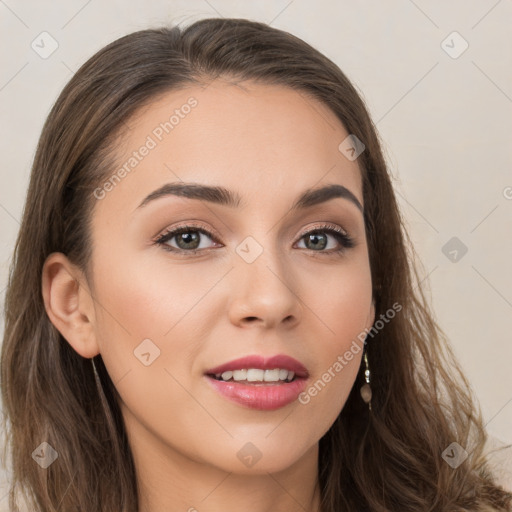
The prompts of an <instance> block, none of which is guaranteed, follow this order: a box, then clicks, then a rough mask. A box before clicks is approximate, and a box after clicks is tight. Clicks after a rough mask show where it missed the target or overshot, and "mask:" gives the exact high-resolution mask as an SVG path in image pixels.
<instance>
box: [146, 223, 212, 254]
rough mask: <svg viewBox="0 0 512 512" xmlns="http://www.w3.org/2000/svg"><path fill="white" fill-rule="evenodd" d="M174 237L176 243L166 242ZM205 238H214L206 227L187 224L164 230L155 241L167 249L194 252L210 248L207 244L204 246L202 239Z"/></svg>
mask: <svg viewBox="0 0 512 512" xmlns="http://www.w3.org/2000/svg"><path fill="white" fill-rule="evenodd" d="M174 238H175V239H176V240H175V244H176V245H172V244H169V243H168V242H171V241H172V240H173V239H174ZM205 238H210V239H211V240H215V239H214V237H213V235H212V234H211V233H210V232H209V231H207V230H206V229H204V228H202V227H198V226H193V225H187V226H179V227H177V228H175V229H172V230H169V231H166V232H165V233H163V234H162V235H160V236H159V237H158V238H157V239H156V240H155V243H157V244H159V245H161V246H163V248H164V249H165V250H167V251H171V252H187V253H192V254H194V253H196V252H199V251H200V250H204V249H209V248H210V247H208V246H207V247H205V246H204V244H203V241H204V239H205Z"/></svg>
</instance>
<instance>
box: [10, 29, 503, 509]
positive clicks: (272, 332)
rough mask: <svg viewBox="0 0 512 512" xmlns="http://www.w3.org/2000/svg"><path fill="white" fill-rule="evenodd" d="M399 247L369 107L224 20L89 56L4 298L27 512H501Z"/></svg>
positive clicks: (279, 48)
mask: <svg viewBox="0 0 512 512" xmlns="http://www.w3.org/2000/svg"><path fill="white" fill-rule="evenodd" d="M407 242H408V239H407V235H406V233H405V232H404V230H403V226H402V221H401V217H400V214H399V211H398V208H397V204H396V201H395V197H394V194H393V190H392V186H391V182H390V178H389V175H388V172H387V169H386V165H385V162H384V159H383V156H382V152H381V148H380V144H379V140H378V136H377V134H376V131H375V128H374V126H373V124H372V122H371V120H370V118H369V115H368V113H367V110H366V108H365V106H364V104H363V102H362V100H361V99H360V97H359V96H358V94H357V92H356V91H355V89H354V87H353V86H352V85H351V84H350V82H349V81H348V79H347V78H346V77H345V75H344V74H343V73H342V72H341V71H340V70H339V68H338V67H337V66H336V65H335V64H333V63H332V62H331V61H329V60H328V59H327V58H326V57H325V56H323V55H321V54H320V53H319V52H317V51H316V50H314V49H313V48H312V47H310V46H309V45H307V44H306V43H304V42H303V41H301V40H300V39H298V38H296V37H294V36H292V35H290V34H288V33H286V32H283V31H280V30H276V29H274V28H271V27H269V26H266V25H264V24H261V23H256V22H251V21H247V20H236V19H222V20H221V19H209V20H202V21H199V22H197V23H194V24H193V25H191V26H190V27H188V28H187V29H186V30H183V31H182V30H180V29H179V28H172V29H160V30H144V31H141V32H137V33H134V34H130V35H128V36H125V37H123V38H121V39H119V40H117V41H115V42H113V43H111V44H110V45H108V46H107V47H106V48H104V49H102V50H101V51H99V52H98V53H97V54H96V55H94V56H93V57H92V58H91V59H90V60H89V61H88V62H86V63H85V64H84V65H83V66H82V67H81V69H80V70H79V71H78V72H77V73H76V75H75V76H74V77H73V78H72V79H71V80H70V82H69V83H68V85H67V86H66V87H65V89H64V90H63V92H62V94H61V95H60V97H59V98H58V100H57V102H56V104H55V106H54V107H53V109H52V111H51V113H50V115H49V117H48V119H47V122H46V124H45V126H44V129H43V133H42V136H41V139H40V142H39V146H38V150H37V154H36V157H35V161H34V167H33V170H32V175H31V181H30V186H29V191H28V197H27V202H26V207H25V211H24V216H23V221H22V226H21V229H20V233H19V238H18V241H17V244H16V248H15V257H14V262H13V267H12V269H11V275H10V280H9V287H8V290H7V296H6V306H5V314H6V326H5V337H4V342H3V347H2V360H1V370H2V394H3V402H4V409H5V415H6V418H5V421H6V428H7V431H8V434H9V437H8V441H9V447H10V450H11V453H12V460H13V487H12V493H11V497H10V499H11V506H12V508H13V510H14V500H15V495H16V492H17V490H19V491H22V492H24V493H26V495H27V497H28V499H29V503H30V507H31V508H30V510H38V511H43V510H44V511H46V510H57V509H58V510H59V511H60V512H63V511H70V510H84V511H85V510H87V511H100V510H101V511H112V510H119V511H126V512H128V511H130V512H132V511H133V512H142V511H151V512H155V511H160V510H166V511H171V510H172V511H174V510H176V511H178V510H189V511H193V510H198V511H200V512H201V511H214V510H229V509H231V508H233V506H234V505H237V508H241V509H243V510H248V511H254V512H256V511H257V512H262V511H266V510H270V509H272V510H277V511H288V510H305V511H308V512H309V511H315V512H317V511H322V512H334V511H336V512H339V511H342V510H343V511H344V510H347V511H425V510H432V511H433V510H436V511H437V510H438V511H448V510H449V511H484V510H507V511H510V510H512V495H511V494H510V493H507V492H506V491H504V490H503V489H502V488H500V487H499V486H498V485H497V484H495V482H494V480H493V477H492V475H491V474H490V471H489V467H488V462H487V460H486V457H485V455H484V454H483V446H484V443H485V440H486V433H485V431H484V428H483V423H482V419H481V416H480V413H479V409H478V407H477V405H476V404H475V403H474V402H473V399H472V397H471V394H470V392H469V387H468V383H467V381H466V380H465V378H464V376H463V375H462V374H461V373H460V370H459V367H458V366H457V364H456V362H455V361H454V359H453V356H452V353H451V351H450V349H449V346H448V344H447V342H446V340H445V338H444V335H443V333H442V332H441V330H440V329H439V327H438V326H437V325H436V323H435V321H434V320H433V317H432V314H431V312H430V310H429V307H428V304H427V301H426V300H425V297H424V295H423V293H422V291H421V288H419V287H418V285H417V283H418V279H417V273H416V270H415V268H414V266H413V265H412V264H411V263H410V260H411V259H412V256H413V254H412V250H411V249H410V246H409V245H408V243H407ZM30 500H31V501H30Z"/></svg>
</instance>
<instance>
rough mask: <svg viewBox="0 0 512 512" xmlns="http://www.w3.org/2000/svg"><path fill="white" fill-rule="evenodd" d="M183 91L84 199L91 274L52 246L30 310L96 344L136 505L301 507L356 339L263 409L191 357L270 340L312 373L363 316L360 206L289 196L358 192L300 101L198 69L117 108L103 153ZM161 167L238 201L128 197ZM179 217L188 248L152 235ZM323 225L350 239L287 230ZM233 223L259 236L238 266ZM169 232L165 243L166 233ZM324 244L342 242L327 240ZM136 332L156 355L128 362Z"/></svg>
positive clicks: (325, 131) (322, 126)
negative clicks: (193, 79)
mask: <svg viewBox="0 0 512 512" xmlns="http://www.w3.org/2000/svg"><path fill="white" fill-rule="evenodd" d="M191 96H193V97H194V98H196V99H197V101H198V104H197V106H196V107H195V108H194V109H192V110H191V112H190V114H188V115H187V116H186V117H185V118H184V119H180V122H179V124H178V125H177V126H175V128H174V129H173V131H172V132H170V133H169V134H166V135H165V136H164V137H163V138H162V141H161V142H159V143H158V145H157V147H156V148H154V149H152V150H151V151H150V152H149V154H148V155H147V156H146V157H145V158H144V159H143V160H142V161H141V162H140V163H139V164H138V165H137V167H136V169H135V170H133V171H132V172H131V173H130V174H128V175H127V176H126V177H124V179H122V180H121V182H120V183H118V184H116V186H115V187H114V188H113V189H112V190H111V191H109V192H108V193H107V194H106V195H105V197H104V198H103V199H101V200H97V201H96V205H95V207H94V210H93V212H92V215H93V223H92V230H93V231H92V237H93V242H94V249H93V257H92V262H91V264H92V267H91V268H92V276H93V282H87V281H86V279H85V277H84V275H83V274H82V273H81V272H80V270H79V269H77V268H76V267H75V266H74V265H72V264H71V263H70V262H69V261H68V259H67V258H66V257H65V255H63V254H61V253H53V254H51V255H50V256H49V257H48V259H47V261H46V263H45V266H44V269H43V296H44V301H45V306H46V310H47V312H48V316H49V318H50V320H51V321H52V323H53V324H54V325H55V326H56V327H57V328H58V329H59V331H60V332H61V333H62V335H63V336H64V337H65V339H66V340H67V341H68V342H69V343H70V345H71V346H72V347H73V348H74V350H76V352H78V353H79V354H80V355H82V356H83V357H87V358H90V357H93V356H95V355H97V354H99V353H101V356H102V358H103V360H104V362H105V365H106V367H107V369H108V372H109V374H110V376H111V378H112V381H113V382H114V384H115V386H116V388H117V390H118V391H119V394H120V396H121V409H122V413H123V417H124V419H125V423H126V428H127V431H128V436H129V439H130V444H131V447H132V451H133V455H134V459H135V464H136V468H137V474H138V477H137V478H138V486H139V489H140V494H141V504H140V511H141V512H142V511H151V512H157V511H158V512H159V511H164V510H165V511H187V510H188V511H191V512H192V511H193V510H197V511H199V512H209V511H218V510H223V511H230V510H234V509H235V507H236V510H246V511H249V512H266V511H268V510H274V511H278V512H285V511H286V512H289V511H293V510H297V511H299V510H300V511H303V510H307V511H318V510H320V509H319V498H320V496H319V492H318V491H319V490H318V481H317V458H318V442H319V439H320V438H321V437H322V436H323V435H324V434H325V432H326V431H327V430H328V429H329V427H330V426H331V425H332V423H333V422H334V421H335V419H336V417H337V416H338V415H339V413H340V411H341V410H342V408H343V405H344V403H345V401H346V399H347V397H348V394H349V392H350V390H351V388H352V386H353V383H354V381H355V378H356V375H357V371H358V369H359V366H360V364H361V353H362V351H359V352H358V353H357V354H355V355H354V357H353V359H352V360H351V361H350V362H347V364H346V365H345V366H344V367H343V369H342V371H339V372H338V373H336V377H335V378H332V379H331V380H330V382H329V383H328V384H327V385H326V386H325V387H324V388H323V389H322V391H320V392H319V393H318V394H317V396H315V397H312V398H311V400H310V401H309V403H307V404H305V405H304V404H301V403H299V402H298V401H295V402H293V403H291V404H289V405H287V406H286V407H283V408H281V409H277V410H275V411H258V410H253V409H249V408H246V407H243V406H240V405H237V404H236V403H233V402H231V401H228V400H227V399H226V398H224V397H223V396H221V395H219V394H218V393H216V392H215V391H213V390H212V388H211V387H210V386H209V385H208V382H207V381H206V378H205V377H204V372H205V371H206V370H207V369H209V368H212V367H214V366H217V365H219V364H222V363H225V362H228V361H231V360H233V359H236V358H239V357H242V356H245V355H250V354H261V355H264V356H272V355H275V354H287V355H290V356H292V357H294V358H296V359H298V360H299V361H301V362H302V363H303V364H304V365H305V366H306V368H307V369H308V371H309V374H310V380H309V383H310V384H311V383H314V382H316V381H317V380H318V379H320V378H321V377H322V374H323V373H324V372H326V371H327V370H328V368H330V367H332V366H333V364H334V363H335V361H336V360H337V358H338V356H340V355H343V354H344V353H345V352H346V351H347V350H348V349H349V348H350V346H351V344H352V343H353V341H354V340H355V339H357V336H358V335H359V334H360V333H361V332H362V331H363V330H364V329H365V328H368V329H369V328H370V327H371V325H372V323H373V321H374V315H375V312H374V307H373V302H372V284H371V274H370V266H369V260H368V247H367V241H366V237H365V229H364V220H363V215H362V213H361V211H359V210H358V208H357V207H356V206H355V205H354V204H353V203H352V202H350V201H349V200H347V199H345V198H333V199H331V200H329V201H327V202H324V203H322V204H320V205H317V206H314V207H312V208H308V209H306V210H304V211H300V212H291V211H290V208H291V206H292V204H293V203H294V201H295V200H296V199H297V197H298V196H299V195H300V194H301V193H302V192H303V191H304V190H306V189H308V188H319V187H321V186H324V185H328V184H339V185H343V186H345V187H346V188H348V189H349V190H350V191H351V192H352V193H353V194H354V195H355V196H356V197H357V198H358V200H359V201H360V203H361V204H363V197H362V183H361V175H360V170H359V168H358V164H357V160H356V161H349V160H348V159H347V158H345V157H344V156H343V155H342V154H341V152H340V151H339V150H338V145H339V144H340V143H341V142H342V141H343V140H344V139H345V138H346V137H347V136H348V133H347V131H346V130H345V128H344V127H343V125H342V124H341V123H340V122H339V120H338V119H337V118H336V117H335V115H334V114H333V113H332V112H331V111H330V110H329V109H328V108H327V107H326V106H324V105H323V104H321V103H319V102H317V101H316V100H313V99H311V98H308V97H306V96H305V95H304V94H300V93H298V92H296V91H293V90H291V89H288V88H285V87H281V86H270V85H261V84H259V85H258V84H254V83H248V82H245V83H243V84H238V85H234V84H231V83H228V82H225V81H222V80H215V81H214V82H212V83H211V84H210V85H208V87H206V88H205V87H202V88H201V87H199V86H194V87H190V88H187V89H182V90H179V91H173V92H171V93H168V94H166V95H164V96H162V97H160V98H158V99H157V100H155V101H154V102H153V103H152V104H151V105H149V106H148V107H146V108H145V109H144V110H142V111H140V112H139V113H138V114H137V115H136V116H134V118H133V119H132V120H131V121H130V122H129V125H130V130H129V132H128V133H126V134H124V135H123V138H122V143H120V144H119V145H118V146H117V147H116V151H117V157H118V159H117V160H118V164H119V166H122V165H123V163H124V162H126V160H127V159H128V158H129V156H130V155H131V154H132V152H133V151H134V150H136V149H137V148H139V147H140V146H141V145H142V144H144V142H145V140H146V138H147V136H148V135H149V134H151V133H152V131H153V130H154V129H155V127H156V126H158V125H159V123H161V122H163V121H165V120H167V119H168V118H169V113H170V112H172V111H173V110H174V109H175V108H180V106H182V105H183V104H185V103H186V102H187V100H188V99H189V98H190V97H191ZM176 181H184V182H194V183H201V184H208V185H221V186H224V187H226V188H228V189H230V190H231V191H234V192H237V193H238V194H240V196H241V198H242V200H243V205H241V206H239V207H237V208H232V207H227V206H222V205H218V204H214V203H210V202H207V201H204V200H197V199H190V198H185V197H176V196H166V197H162V198H159V199H157V200H154V201H152V202H150V203H148V204H147V205H146V206H144V207H141V208H137V206H138V205H139V204H140V203H141V202H142V200H143V199H144V198H145V197H146V196H147V195H148V194H150V193H151V192H152V191H154V190H155V189H157V188H159V187H160V186H162V185H163V184H165V183H169V182H176ZM190 221H194V222H195V223H196V224H197V223H200V225H201V226H203V227H204V228H205V229H207V230H208V231H210V232H211V233H212V234H213V236H214V238H213V239H212V238H209V237H208V236H206V235H199V236H200V237H201V245H200V249H199V250H200V251H201V250H202V251H203V252H200V253H198V254H195V255H194V254H190V253H188V254H183V255H179V254H176V253H172V252H168V251H166V250H165V249H164V248H163V246H159V245H156V244H154V243H153V240H154V238H156V237H157V236H158V235H160V234H162V233H163V232H164V231H166V230H168V229H169V228H173V227H177V226H179V225H182V224H186V223H188V222H190ZM322 223H329V224H330V225H331V224H332V225H334V226H339V227H340V228H343V229H344V230H346V231H347V232H348V234H349V236H350V237H352V238H353V240H354V243H355V246H354V247H353V248H346V249H343V246H342V245H341V244H340V243H339V242H338V241H337V240H336V238H335V237H334V236H333V235H332V234H330V233H329V232H325V231H324V232H323V235H320V236H321V242H327V244H328V246H326V247H325V248H320V249H318V248H317V249H315V248H314V247H313V246H312V245H311V244H309V245H306V243H307V238H308V237H303V236H301V235H302V234H303V233H304V232H305V231H309V230H311V229H313V228H316V227H318V225H321V224H322ZM248 236H251V237H253V239H255V240H256V241H257V242H258V243H259V244H260V246H261V247H262V249H263V252H262V254H261V255H260V256H259V257H258V258H257V259H256V260H255V261H254V262H252V263H250V264H249V263H247V262H246V261H245V260H244V259H242V258H241V257H240V256H239V255H238V253H237V252H236V251H235V249H236V248H237V246H238V245H239V244H240V243H241V242H242V241H243V240H244V239H245V238H246V237H248ZM178 238H179V237H174V238H173V239H172V240H169V241H167V246H169V245H170V246H172V247H174V248H177V247H180V246H178V245H177V244H178V242H179V241H178ZM188 241H189V240H188ZM183 246H184V245H183V243H182V244H181V247H183ZM311 247H313V248H311ZM322 247H323V246H322ZM203 248H204V249H203ZM336 248H342V249H343V250H342V252H340V253H333V252H331V254H328V251H329V250H331V249H336ZM185 250H187V249H183V251H185ZM148 338H149V339H150V340H151V341H152V343H154V344H155V345H156V346H158V348H159V350H160V355H159V357H157V358H156V359H155V360H154V361H153V362H152V363H151V364H150V365H149V366H145V365H144V364H142V363H141V362H140V360H139V359H137V358H136V357H135V355H134V350H135V349H136V348H137V347H138V346H139V345H140V343H141V342H142V341H143V340H145V339H148ZM358 344H359V346H360V345H361V343H360V342H358ZM249 442H250V443H252V444H253V445H254V446H256V447H257V449H258V450H259V452H260V453H261V455H262V456H261V459H260V460H259V461H258V462H257V463H256V464H254V465H253V466H252V467H247V466H246V465H244V464H243V463H242V462H241V461H240V459H239V458H238V457H237V453H238V452H239V450H240V449H241V448H242V447H244V445H246V443H249Z"/></svg>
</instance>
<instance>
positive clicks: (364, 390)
mask: <svg viewBox="0 0 512 512" xmlns="http://www.w3.org/2000/svg"><path fill="white" fill-rule="evenodd" d="M363 359H364V364H365V370H364V380H365V381H366V382H365V384H363V385H362V386H361V389H360V393H361V397H362V399H363V400H364V402H365V403H367V404H368V408H369V410H370V411H371V410H372V388H371V386H370V366H369V364H368V348H367V341H366V340H364V352H363Z"/></svg>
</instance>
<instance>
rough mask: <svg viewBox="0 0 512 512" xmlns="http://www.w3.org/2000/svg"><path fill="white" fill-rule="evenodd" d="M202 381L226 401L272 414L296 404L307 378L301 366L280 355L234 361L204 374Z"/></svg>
mask: <svg viewBox="0 0 512 512" xmlns="http://www.w3.org/2000/svg"><path fill="white" fill-rule="evenodd" d="M205 377H206V378H207V379H208V382H209V384H210V385H211V386H212V388H213V389H214V390H215V391H217V392H218V393H219V394H221V395H222V396H224V397H225V398H227V399H228V400H231V401H233V402H235V403H238V404H239V405H242V406H245V407H248V408H251V409H258V410H265V411H271V410H275V409H279V408H281V407H284V406H286V405H288V404H290V403H291V402H293V401H294V400H296V399H297V397H298V396H299V394H300V393H301V392H302V391H304V389H305V387H306V381H307V379H308V377H309V374H308V371H307V369H306V367H305V366H304V365H303V364H302V363H300V362H299V361H297V360H296V359H293V358H292V357H289V356H286V355H284V354H280V355H277V356H273V357H270V358H264V357H262V356H258V355H254V356H247V357H243V358H240V359H236V360H233V361H230V362H229V363H225V364H222V365H220V366H217V367H215V368H211V369H210V370H207V371H206V372H205Z"/></svg>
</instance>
